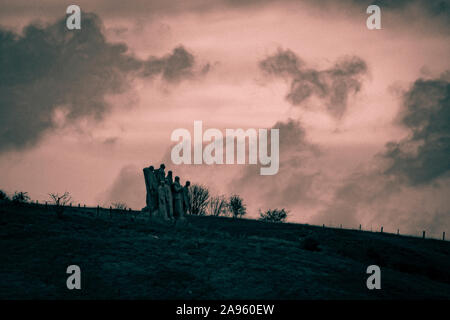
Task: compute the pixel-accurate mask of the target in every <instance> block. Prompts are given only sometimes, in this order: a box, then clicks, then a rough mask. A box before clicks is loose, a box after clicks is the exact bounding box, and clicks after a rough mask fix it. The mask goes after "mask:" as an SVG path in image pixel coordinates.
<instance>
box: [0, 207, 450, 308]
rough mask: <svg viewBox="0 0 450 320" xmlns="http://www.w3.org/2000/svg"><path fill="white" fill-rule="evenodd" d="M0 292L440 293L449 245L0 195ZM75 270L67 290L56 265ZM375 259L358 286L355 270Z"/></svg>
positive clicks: (67, 295) (44, 295) (74, 295)
mask: <svg viewBox="0 0 450 320" xmlns="http://www.w3.org/2000/svg"><path fill="white" fill-rule="evenodd" d="M0 205H1V207H0V238H1V251H0V261H1V263H0V279H1V281H0V299H405V298H413V299H421V298H443V299H449V298H450V243H449V242H448V241H440V240H432V239H425V240H424V239H420V238H414V237H406V236H397V235H392V234H386V233H379V232H366V231H359V230H344V229H334V228H322V227H317V226H309V225H302V224H287V223H283V224H280V223H267V222H261V221H255V220H246V219H232V218H225V217H222V218H219V217H188V223H187V224H179V225H171V224H165V223H162V222H159V221H155V220H149V219H148V218H147V217H146V216H144V215H143V214H142V213H140V212H134V211H132V212H130V211H126V212H123V211H113V212H112V214H111V215H110V212H109V210H106V209H105V210H102V209H101V210H100V211H99V213H98V214H97V210H96V209H95V208H91V209H90V208H86V209H85V208H66V209H65V212H64V216H63V218H58V217H57V216H56V214H55V211H54V210H53V208H52V207H50V206H49V207H48V208H45V206H38V205H14V204H12V203H2V204H0ZM73 264H75V265H78V266H79V267H80V268H81V279H82V280H81V282H82V288H81V290H68V289H67V287H66V279H67V277H68V276H69V275H68V274H66V268H67V267H68V266H69V265H73ZM372 264H376V265H378V266H380V268H381V287H382V288H381V290H368V289H367V287H366V279H367V277H368V276H369V275H367V274H366V268H367V267H368V266H369V265H372Z"/></svg>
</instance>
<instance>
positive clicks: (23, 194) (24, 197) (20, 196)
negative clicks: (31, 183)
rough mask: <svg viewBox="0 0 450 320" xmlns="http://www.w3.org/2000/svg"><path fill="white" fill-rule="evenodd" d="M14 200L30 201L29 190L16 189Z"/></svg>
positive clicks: (20, 201) (17, 201) (19, 201)
mask: <svg viewBox="0 0 450 320" xmlns="http://www.w3.org/2000/svg"><path fill="white" fill-rule="evenodd" d="M12 201H13V202H14V203H27V202H28V201H30V197H29V196H28V192H22V191H20V192H17V191H16V192H15V193H14V196H13V198H12Z"/></svg>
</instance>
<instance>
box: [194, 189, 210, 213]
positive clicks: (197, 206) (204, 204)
mask: <svg viewBox="0 0 450 320" xmlns="http://www.w3.org/2000/svg"><path fill="white" fill-rule="evenodd" d="M190 193H191V214H195V215H199V216H204V215H205V214H206V211H207V210H206V209H207V208H208V204H209V190H208V188H207V187H206V186H203V185H199V184H194V185H192V186H191V187H190Z"/></svg>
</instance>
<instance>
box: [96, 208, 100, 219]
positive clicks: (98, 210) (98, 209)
mask: <svg viewBox="0 0 450 320" xmlns="http://www.w3.org/2000/svg"><path fill="white" fill-rule="evenodd" d="M99 212H100V206H99V205H97V217H98V213H99Z"/></svg>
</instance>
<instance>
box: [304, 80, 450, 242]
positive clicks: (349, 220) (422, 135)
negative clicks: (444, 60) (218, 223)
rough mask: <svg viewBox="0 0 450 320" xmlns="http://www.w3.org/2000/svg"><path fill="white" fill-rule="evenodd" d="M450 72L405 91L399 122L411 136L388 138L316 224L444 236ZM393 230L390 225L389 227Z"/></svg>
mask: <svg viewBox="0 0 450 320" xmlns="http://www.w3.org/2000/svg"><path fill="white" fill-rule="evenodd" d="M448 76H449V73H448V72H446V73H444V74H442V75H441V76H440V77H439V78H437V79H428V80H425V79H418V80H416V81H415V82H414V84H413V85H412V86H411V88H410V89H409V90H408V91H406V92H405V93H404V100H403V106H402V108H401V110H400V112H399V114H398V122H399V124H400V125H401V126H404V127H406V128H408V129H409V130H410V133H409V135H408V137H406V138H405V139H403V140H401V141H399V142H389V143H388V144H387V145H386V149H385V150H384V151H383V152H381V153H379V154H377V155H376V156H375V157H374V158H373V159H372V160H371V161H370V162H369V163H368V164H366V167H365V168H363V169H361V170H357V171H355V172H353V173H352V174H351V175H349V176H348V177H346V178H345V179H344V180H343V181H342V182H341V185H340V186H339V187H338V188H336V190H335V192H334V196H333V198H332V200H331V201H329V202H328V205H327V206H326V207H325V208H324V209H323V210H321V211H320V212H319V213H318V214H316V215H315V216H314V217H313V219H312V222H313V223H316V224H322V223H325V224H329V223H330V221H333V222H335V223H342V224H343V225H344V226H346V227H357V226H358V225H359V224H362V225H363V227H365V228H368V227H369V226H373V227H374V228H379V227H380V226H384V227H385V230H387V231H389V232H395V231H396V229H397V228H399V229H400V230H401V232H403V233H409V234H416V235H417V234H419V233H420V232H421V231H422V230H426V231H427V234H431V235H433V236H435V237H440V236H441V235H442V231H446V230H448V229H449V228H450V216H449V215H448V213H449V212H450V203H449V202H448V200H447V198H448V194H449V192H450V176H449V175H448V172H449V161H448V159H449V158H450V144H449V142H450V131H449V125H450V122H449V119H450V114H449V110H450V104H449V92H450V91H449V89H450V86H449V77H448ZM387 228H389V229H387Z"/></svg>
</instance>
